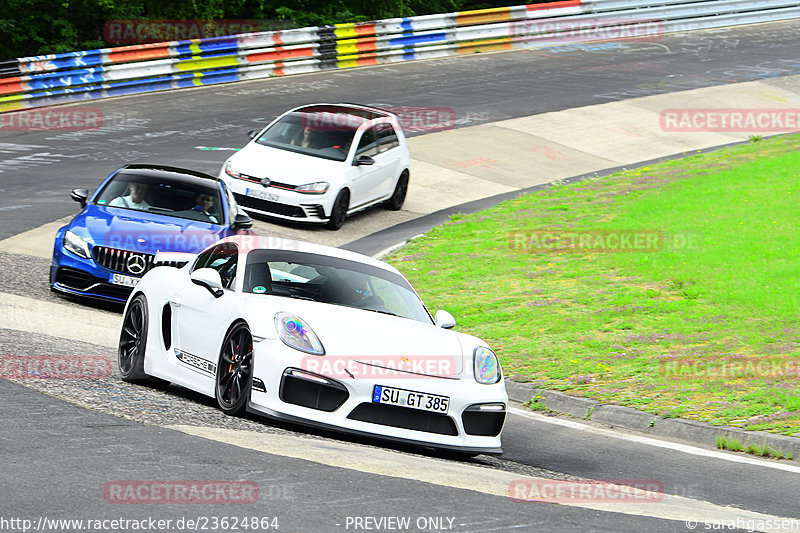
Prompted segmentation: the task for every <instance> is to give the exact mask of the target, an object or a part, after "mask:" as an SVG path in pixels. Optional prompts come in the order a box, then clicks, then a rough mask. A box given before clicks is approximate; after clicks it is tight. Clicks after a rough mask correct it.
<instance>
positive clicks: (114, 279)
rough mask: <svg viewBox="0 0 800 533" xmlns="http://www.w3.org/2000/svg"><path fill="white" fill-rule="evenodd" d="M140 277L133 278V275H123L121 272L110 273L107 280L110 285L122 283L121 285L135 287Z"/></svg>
mask: <svg viewBox="0 0 800 533" xmlns="http://www.w3.org/2000/svg"><path fill="white" fill-rule="evenodd" d="M140 279H141V278H134V277H133V276H125V275H123V274H111V275H110V276H109V277H108V282H109V283H111V284H112V285H122V286H123V287H135V286H136V284H137V283H139V280H140Z"/></svg>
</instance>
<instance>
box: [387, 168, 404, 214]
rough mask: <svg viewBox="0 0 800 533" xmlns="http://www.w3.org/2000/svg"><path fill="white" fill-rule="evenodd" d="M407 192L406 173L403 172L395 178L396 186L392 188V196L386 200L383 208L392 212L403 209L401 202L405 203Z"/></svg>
mask: <svg viewBox="0 0 800 533" xmlns="http://www.w3.org/2000/svg"><path fill="white" fill-rule="evenodd" d="M407 192H408V171H406V170H404V171H403V173H402V174H400V177H399V178H397V185H395V186H394V192H393V193H392V196H391V197H390V198H389V199H388V200H386V203H384V204H383V205H384V207H386V209H391V210H392V211H399V210H400V208H401V207H403V202H405V201H406V193H407Z"/></svg>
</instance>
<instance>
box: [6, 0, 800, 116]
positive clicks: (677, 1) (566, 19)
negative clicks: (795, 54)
mask: <svg viewBox="0 0 800 533" xmlns="http://www.w3.org/2000/svg"><path fill="white" fill-rule="evenodd" d="M794 18H800V4H799V3H798V2H797V1H789V0H748V1H745V0H694V1H687V0H660V1H655V0H564V1H558V2H550V3H543V4H528V5H520V6H513V7H503V8H495V9H485V10H478V11H463V12H456V13H445V14H437V15H425V16H419V17H408V18H395V19H387V20H379V21H374V22H365V23H355V24H337V25H334V26H321V27H311V28H298V29H291V30H284V31H269V32H258V33H246V34H241V35H233V36H228V37H212V38H207V39H192V40H185V41H170V42H164V43H153V44H141V45H133V46H123V47H118V48H103V49H99V50H87V51H82V52H70V53H65V54H51V55H45V56H34V57H23V58H17V59H13V60H9V61H2V62H0V113H2V112H9V111H17V110H21V109H28V108H32V107H40V106H48V105H54V104H62V103H69V102H78V101H85V100H93V99H98V98H107V97H112V96H120V95H128V94H139V93H146V92H152V91H163V90H172V89H180V88H184V87H196V86H203V85H213V84H217V83H228V82H234V81H243V80H254V79H259V78H267V77H273V76H287V75H291V74H303V73H310V72H317V71H322V70H328V69H342V68H351V67H358V66H366V65H382V64H388V63H395V62H400V61H413V60H417V59H433V58H443V57H449V56H454V55H460V54H472V53H478V52H489V51H498V50H511V49H516V48H533V47H542V46H558V45H567V44H575V43H576V42H579V41H593V40H608V39H615V38H619V39H640V38H647V37H648V36H650V37H653V36H654V35H656V34H658V35H661V34H665V33H672V32H680V31H690V30H699V29H708V28H719V27H724V26H735V25H741V24H752V23H756V22H770V21H780V20H789V19H794Z"/></svg>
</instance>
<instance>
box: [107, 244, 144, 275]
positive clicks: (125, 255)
mask: <svg viewBox="0 0 800 533" xmlns="http://www.w3.org/2000/svg"><path fill="white" fill-rule="evenodd" d="M92 254H93V255H94V260H95V262H96V263H97V264H98V265H100V266H101V267H104V268H107V269H109V270H113V271H114V272H121V273H122V274H127V275H129V276H143V275H144V273H145V272H147V271H148V270H150V268H152V266H153V261H154V260H155V256H154V255H152V254H143V253H140V252H132V251H130V250H119V249H117V248H109V247H107V246H95V247H94V249H93V250H92ZM132 267H140V268H141V269H140V268H132Z"/></svg>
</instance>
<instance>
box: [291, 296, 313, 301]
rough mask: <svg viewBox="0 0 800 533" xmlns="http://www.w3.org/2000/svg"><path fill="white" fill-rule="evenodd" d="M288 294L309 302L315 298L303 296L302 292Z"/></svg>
mask: <svg viewBox="0 0 800 533" xmlns="http://www.w3.org/2000/svg"><path fill="white" fill-rule="evenodd" d="M289 296H290V297H292V298H297V299H298V300H308V301H310V302H316V300H315V299H314V298H312V297H311V296H303V295H302V294H290V295H289Z"/></svg>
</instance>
